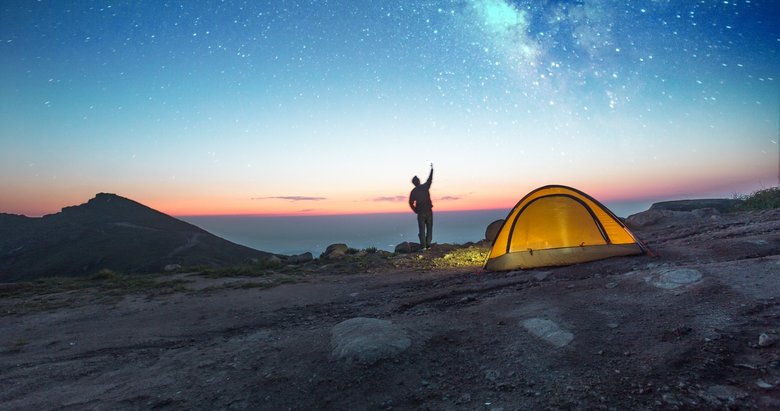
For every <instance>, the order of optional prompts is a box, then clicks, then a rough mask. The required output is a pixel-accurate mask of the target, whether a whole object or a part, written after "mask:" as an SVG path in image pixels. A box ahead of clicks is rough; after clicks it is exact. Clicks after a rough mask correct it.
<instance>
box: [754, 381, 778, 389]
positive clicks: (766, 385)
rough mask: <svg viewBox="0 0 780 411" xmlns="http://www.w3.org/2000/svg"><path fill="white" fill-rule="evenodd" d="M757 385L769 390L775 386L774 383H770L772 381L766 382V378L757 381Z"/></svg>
mask: <svg viewBox="0 0 780 411" xmlns="http://www.w3.org/2000/svg"><path fill="white" fill-rule="evenodd" d="M756 385H757V386H758V388H763V389H765V390H769V389H772V388H775V386H774V385H772V384H770V383H768V382H766V381H764V380H758V381H756Z"/></svg>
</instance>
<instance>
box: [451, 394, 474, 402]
mask: <svg viewBox="0 0 780 411" xmlns="http://www.w3.org/2000/svg"><path fill="white" fill-rule="evenodd" d="M469 402H471V394H469V393H465V394H463V395H461V396H460V397H458V399H457V400H456V401H455V404H466V403H469Z"/></svg>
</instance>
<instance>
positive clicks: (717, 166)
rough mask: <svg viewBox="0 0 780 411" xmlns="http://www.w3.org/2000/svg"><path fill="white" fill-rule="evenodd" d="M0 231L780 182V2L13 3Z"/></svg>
mask: <svg viewBox="0 0 780 411" xmlns="http://www.w3.org/2000/svg"><path fill="white" fill-rule="evenodd" d="M0 10H1V11H2V15H1V16H0V59H1V60H2V63H0V95H1V96H2V97H1V100H0V192H1V193H2V195H1V196H0V212H12V213H22V214H27V215H41V214H45V213H51V212H56V211H58V210H59V208H61V207H63V206H65V205H72V204H79V203H81V202H84V201H85V200H86V199H88V198H90V197H92V196H93V195H94V194H95V193H97V192H100V191H104V192H114V193H117V194H120V195H123V196H126V197H130V198H133V199H135V200H137V201H140V202H142V203H144V204H147V205H150V206H152V207H155V208H158V209H160V210H162V211H165V212H168V213H172V214H177V215H183V214H215V213H216V214H231V213H241V214H251V213H259V214H264V213H268V214H274V213H286V214H296V213H303V214H309V213H311V214H321V213H343V212H379V211H406V210H407V209H408V208H407V206H406V204H405V201H406V196H407V195H408V192H409V190H410V189H411V188H412V185H411V183H410V179H411V177H412V176H414V175H415V174H416V175H420V177H421V178H424V177H425V176H426V175H427V171H428V163H429V162H433V163H434V165H435V167H436V176H435V180H434V186H433V190H432V194H433V196H434V202H435V204H436V209H437V210H455V209H475V208H476V209H484V208H504V207H506V208H509V207H511V206H512V205H514V204H515V202H516V201H517V200H519V199H520V198H521V197H522V196H523V195H524V194H525V193H527V192H528V191H530V190H531V189H534V188H536V187H538V186H541V185H545V184H567V185H571V186H574V187H576V188H579V189H581V190H584V191H586V192H588V193H590V194H592V195H594V196H595V197H596V198H599V199H601V200H606V201H617V200H645V199H649V200H661V199H671V198H683V197H699V196H731V195H733V194H735V193H745V192H749V191H752V190H755V189H759V188H765V187H769V186H774V185H776V184H777V183H778V181H777V179H778V144H777V139H778V128H779V127H778V113H779V112H780V107H779V106H778V99H779V98H780V97H779V96H780V91H779V90H780V88H778V79H777V76H778V74H779V73H778V71H779V69H780V59H778V48H779V46H780V24H777V22H778V21H780V4H778V3H776V2H774V1H757V0H752V1H747V0H739V1H731V0H729V1H660V0H656V1H627V2H617V1H600V0H590V1H588V0H583V1H575V2H566V1H506V0H476V1H473V0H472V1H427V2H417V1H399V2H378V1H311V2H301V1H271V2H251V1H247V2H231V1H224V2H223V1H208V2H207V1H200V2H182V3H181V4H180V3H178V2H162V1H134V2H109V1H107V2H96V1H80V2H63V1H38V2H33V1H4V2H3V4H2V6H0Z"/></svg>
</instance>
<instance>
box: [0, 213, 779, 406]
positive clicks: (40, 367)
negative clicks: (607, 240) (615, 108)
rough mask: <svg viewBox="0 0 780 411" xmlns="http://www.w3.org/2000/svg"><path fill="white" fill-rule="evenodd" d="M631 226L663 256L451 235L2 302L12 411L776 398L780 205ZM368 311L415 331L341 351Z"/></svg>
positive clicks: (0, 402)
mask: <svg viewBox="0 0 780 411" xmlns="http://www.w3.org/2000/svg"><path fill="white" fill-rule="evenodd" d="M634 232H635V233H636V234H637V236H638V237H640V238H641V239H643V240H644V241H645V242H646V243H647V245H648V246H649V247H650V249H651V250H652V251H653V253H654V254H653V255H646V256H638V257H622V258H613V259H608V260H602V261H598V262H592V263H586V264H579V265H576V266H569V267H560V268H548V269H536V270H528V271H516V272H509V273H507V272H479V270H478V267H477V266H471V267H462V268H459V267H450V268H435V267H433V266H431V265H430V264H427V263H428V262H430V261H432V260H434V259H436V258H441V257H443V256H444V255H446V254H447V253H451V252H453V250H456V249H457V247H453V246H446V245H441V246H437V247H434V248H433V249H432V250H430V251H427V252H423V253H415V254H409V255H402V256H394V257H390V258H388V259H382V260H381V261H380V262H377V263H374V264H367V265H366V264H360V265H357V266H356V267H357V268H355V266H352V268H351V269H347V268H348V267H347V268H345V267H346V265H345V264H330V265H325V266H322V265H314V263H310V264H308V265H305V266H301V267H300V273H299V274H300V280H299V281H298V282H295V283H289V284H282V285H279V286H276V287H271V288H263V287H254V286H253V284H252V282H256V281H260V280H258V279H257V278H241V277H233V278H216V279H213V278H206V277H202V276H198V275H190V274H176V275H175V276H172V277H176V276H178V277H176V278H185V279H186V280H187V281H188V282H186V283H185V285H184V287H183V288H182V289H179V290H178V291H176V292H172V293H167V294H162V295H149V294H144V293H130V294H128V295H124V296H121V297H118V298H113V299H108V300H107V299H105V298H102V297H101V296H100V295H98V293H97V291H93V292H90V291H89V290H87V291H85V290H81V291H79V292H60V293H55V294H47V295H42V296H37V297H35V300H36V301H39V302H40V301H59V302H60V303H58V304H53V305H45V304H42V305H38V306H37V307H38V308H34V307H33V308H30V307H29V306H28V305H25V304H28V303H30V301H31V298H30V297H29V296H26V297H23V298H22V297H13V296H10V297H5V298H3V299H1V300H0V409H3V410H5V409H8V410H11V409H38V410H40V409H52V408H57V409H79V410H82V409H152V408H154V409H273V410H277V409H278V410H282V409H294V410H311V409H469V410H479V409H485V410H514V409H519V410H526V409H615V410H628V409H631V410H633V409H748V410H749V409H755V410H769V409H780V342H776V341H777V340H778V339H780V210H773V211H762V212H743V213H737V214H722V215H721V214H717V213H715V212H712V211H710V212H693V213H683V212H679V213H676V212H668V213H665V214H662V215H656V216H655V217H654V219H653V218H649V219H647V221H644V222H642V224H641V226H639V227H637V228H636V229H635V230H634ZM355 271H356V272H355ZM215 285H216V286H215ZM226 285H228V286H226ZM232 285H235V286H232ZM24 307H27V308H25V309H23V308H24ZM356 317H367V318H376V319H381V320H389V321H390V322H391V323H392V324H393V325H394V326H397V327H398V328H399V329H400V330H401V331H402V332H403V333H405V335H406V336H407V337H408V340H409V342H410V344H408V347H405V348H403V349H401V350H400V351H398V352H396V353H394V354H392V355H387V356H386V357H384V358H380V359H378V360H376V361H372V362H360V361H350V360H345V359H342V358H338V357H337V356H336V355H335V354H334V347H333V345H334V343H333V338H334V332H333V328H334V326H335V325H336V324H339V323H340V322H342V321H345V320H348V319H352V318H356ZM534 321H535V322H534ZM533 324H537V325H538V324H547V325H550V326H551V327H552V328H551V329H548V330H547V331H548V332H547V333H546V334H545V333H539V332H534V331H533V327H532V325H533ZM553 334H555V335H553ZM762 334H764V336H763V337H761V335H762ZM551 336H552V337H555V336H557V337H560V338H550V337H551Z"/></svg>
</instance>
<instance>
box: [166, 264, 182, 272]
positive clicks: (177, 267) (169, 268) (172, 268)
mask: <svg viewBox="0 0 780 411" xmlns="http://www.w3.org/2000/svg"><path fill="white" fill-rule="evenodd" d="M163 270H164V271H165V272H166V273H170V272H173V271H178V270H181V264H168V265H166V266H165V267H163Z"/></svg>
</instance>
